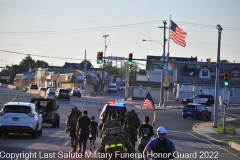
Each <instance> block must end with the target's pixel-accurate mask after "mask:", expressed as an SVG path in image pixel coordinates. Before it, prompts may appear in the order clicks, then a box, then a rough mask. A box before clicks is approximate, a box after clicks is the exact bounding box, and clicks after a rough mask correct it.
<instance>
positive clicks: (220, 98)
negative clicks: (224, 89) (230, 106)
mask: <svg viewBox="0 0 240 160" xmlns="http://www.w3.org/2000/svg"><path fill="white" fill-rule="evenodd" d="M219 105H220V106H222V96H219Z"/></svg>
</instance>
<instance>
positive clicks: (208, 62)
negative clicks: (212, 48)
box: [206, 58, 211, 68]
mask: <svg viewBox="0 0 240 160" xmlns="http://www.w3.org/2000/svg"><path fill="white" fill-rule="evenodd" d="M206 61H207V64H211V58H208V59H206ZM208 68H210V66H208Z"/></svg>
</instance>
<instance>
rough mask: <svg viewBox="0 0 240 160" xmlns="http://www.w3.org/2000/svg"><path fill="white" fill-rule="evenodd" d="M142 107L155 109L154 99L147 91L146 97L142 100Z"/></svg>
mask: <svg viewBox="0 0 240 160" xmlns="http://www.w3.org/2000/svg"><path fill="white" fill-rule="evenodd" d="M142 108H148V109H151V110H153V111H155V107H154V101H153V99H152V96H151V95H150V93H149V92H148V93H147V95H146V98H145V100H144V101H143V104H142Z"/></svg>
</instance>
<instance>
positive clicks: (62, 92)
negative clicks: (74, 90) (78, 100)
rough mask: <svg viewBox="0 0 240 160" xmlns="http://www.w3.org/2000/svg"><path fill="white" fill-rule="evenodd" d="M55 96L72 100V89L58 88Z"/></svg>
mask: <svg viewBox="0 0 240 160" xmlns="http://www.w3.org/2000/svg"><path fill="white" fill-rule="evenodd" d="M55 97H56V98H57V99H59V98H62V99H67V100H69V101H70V91H69V89H64V88H60V89H57V90H56V92H55Z"/></svg>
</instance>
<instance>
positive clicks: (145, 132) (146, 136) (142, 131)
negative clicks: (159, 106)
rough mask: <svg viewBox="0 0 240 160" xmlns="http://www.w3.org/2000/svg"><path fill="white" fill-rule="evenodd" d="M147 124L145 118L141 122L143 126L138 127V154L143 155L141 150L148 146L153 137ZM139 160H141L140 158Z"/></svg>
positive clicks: (151, 130) (147, 118)
mask: <svg viewBox="0 0 240 160" xmlns="http://www.w3.org/2000/svg"><path fill="white" fill-rule="evenodd" d="M148 122H149V117H148V116H145V118H144V120H143V124H141V125H140V127H139V131H138V133H139V138H140V141H139V145H138V150H139V152H140V153H143V150H144V148H145V146H146V145H147V144H148V142H149V141H150V139H151V137H152V136H153V135H154V131H153V127H152V126H151V125H150V124H148ZM140 160H143V158H140Z"/></svg>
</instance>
